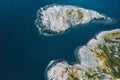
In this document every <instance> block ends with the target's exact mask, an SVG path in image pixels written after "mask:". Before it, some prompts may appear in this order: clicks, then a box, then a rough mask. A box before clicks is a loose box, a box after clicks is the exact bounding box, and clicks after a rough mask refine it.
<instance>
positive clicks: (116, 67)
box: [46, 29, 120, 80]
mask: <svg viewBox="0 0 120 80" xmlns="http://www.w3.org/2000/svg"><path fill="white" fill-rule="evenodd" d="M77 58H78V60H79V62H78V63H77V62H76V63H75V64H72V65H71V64H68V63H67V62H66V61H59V60H56V61H53V62H52V63H51V64H49V66H48V68H47V71H46V73H47V79H48V80H117V79H120V29H115V30H112V31H103V32H101V33H100V34H99V35H98V36H97V37H96V38H93V39H92V40H90V41H89V42H88V44H87V45H86V46H83V47H81V48H79V49H78V52H77Z"/></svg>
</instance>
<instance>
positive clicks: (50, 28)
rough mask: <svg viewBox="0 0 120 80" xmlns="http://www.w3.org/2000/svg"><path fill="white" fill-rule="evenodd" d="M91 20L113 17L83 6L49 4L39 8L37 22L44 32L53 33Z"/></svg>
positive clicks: (107, 19) (104, 19) (108, 19)
mask: <svg viewBox="0 0 120 80" xmlns="http://www.w3.org/2000/svg"><path fill="white" fill-rule="evenodd" d="M91 21H102V22H111V21H112V19H111V18H109V17H106V16H105V15H103V14H100V13H98V12H96V11H94V10H88V9H84V8H81V7H76V6H71V5H48V6H45V7H43V8H41V9H40V10H38V12H37V19H36V21H35V23H36V26H37V27H38V28H39V31H40V32H41V33H42V34H44V35H53V34H58V33H62V32H65V31H67V30H68V29H70V28H72V27H75V26H76V25H81V24H87V23H89V22H91Z"/></svg>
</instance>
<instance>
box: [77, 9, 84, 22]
mask: <svg viewBox="0 0 120 80" xmlns="http://www.w3.org/2000/svg"><path fill="white" fill-rule="evenodd" d="M77 14H78V20H80V19H82V18H83V14H82V12H81V11H80V10H77Z"/></svg>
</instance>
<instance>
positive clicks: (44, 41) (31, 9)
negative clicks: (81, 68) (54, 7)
mask: <svg viewBox="0 0 120 80" xmlns="http://www.w3.org/2000/svg"><path fill="white" fill-rule="evenodd" d="M53 3H57V4H60V5H74V6H79V7H84V8H87V9H93V10H96V11H98V12H100V13H103V14H106V15H107V16H110V17H112V18H114V19H115V20H116V21H117V23H115V24H110V25H109V24H97V23H91V24H87V25H85V26H77V28H74V29H72V30H69V31H68V32H66V33H64V34H61V35H58V36H52V37H46V36H43V35H41V34H40V33H39V31H38V29H37V28H36V26H35V19H36V12H37V10H38V9H39V8H41V7H44V6H46V5H50V4H53ZM116 28H120V0H0V80H45V78H44V72H45V69H46V67H47V65H48V64H49V62H50V61H51V60H56V59H64V60H66V61H68V62H75V61H76V60H75V56H74V52H75V49H76V48H77V47H79V46H82V45H85V44H86V43H87V42H88V41H89V40H90V39H91V38H93V37H94V36H95V35H96V34H98V33H99V32H101V31H104V30H111V29H116Z"/></svg>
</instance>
